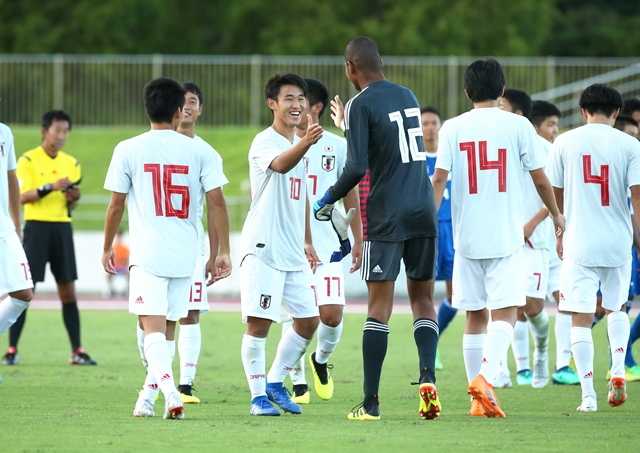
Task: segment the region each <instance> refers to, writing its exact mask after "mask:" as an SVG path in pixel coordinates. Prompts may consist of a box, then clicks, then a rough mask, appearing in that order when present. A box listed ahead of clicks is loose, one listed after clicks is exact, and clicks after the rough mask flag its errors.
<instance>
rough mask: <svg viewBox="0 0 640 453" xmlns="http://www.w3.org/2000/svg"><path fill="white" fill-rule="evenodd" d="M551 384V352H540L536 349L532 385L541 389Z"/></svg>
mask: <svg viewBox="0 0 640 453" xmlns="http://www.w3.org/2000/svg"><path fill="white" fill-rule="evenodd" d="M547 384H549V353H548V352H547V351H545V352H538V350H537V349H536V350H535V351H534V352H533V379H532V381H531V387H533V388H534V389H541V388H543V387H546V386H547Z"/></svg>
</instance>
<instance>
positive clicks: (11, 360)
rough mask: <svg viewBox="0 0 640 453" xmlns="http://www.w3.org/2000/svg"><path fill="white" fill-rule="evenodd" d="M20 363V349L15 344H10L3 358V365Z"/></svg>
mask: <svg viewBox="0 0 640 453" xmlns="http://www.w3.org/2000/svg"><path fill="white" fill-rule="evenodd" d="M18 363H20V357H18V350H17V349H16V348H14V347H13V346H9V348H8V349H7V353H6V354H5V355H4V357H3V358H2V364H3V365H17V364H18Z"/></svg>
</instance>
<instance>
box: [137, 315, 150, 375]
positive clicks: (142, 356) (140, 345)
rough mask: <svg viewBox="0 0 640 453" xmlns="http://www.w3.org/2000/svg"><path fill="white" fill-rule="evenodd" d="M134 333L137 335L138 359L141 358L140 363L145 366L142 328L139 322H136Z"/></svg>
mask: <svg viewBox="0 0 640 453" xmlns="http://www.w3.org/2000/svg"><path fill="white" fill-rule="evenodd" d="M136 333H137V335H138V350H139V351H140V359H142V364H143V365H144V366H145V367H146V366H148V364H147V358H146V357H145V355H144V330H142V329H141V328H140V322H136Z"/></svg>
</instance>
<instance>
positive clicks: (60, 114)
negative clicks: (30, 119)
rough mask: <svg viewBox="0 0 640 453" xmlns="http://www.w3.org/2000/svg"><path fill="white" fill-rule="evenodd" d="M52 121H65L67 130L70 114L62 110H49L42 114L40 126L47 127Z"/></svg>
mask: <svg viewBox="0 0 640 453" xmlns="http://www.w3.org/2000/svg"><path fill="white" fill-rule="evenodd" d="M54 121H66V122H68V123H69V130H71V116H70V115H69V114H68V113H67V112H65V111H64V110H49V111H48V112H47V113H45V114H44V115H42V128H43V129H49V128H50V127H51V124H53V122H54Z"/></svg>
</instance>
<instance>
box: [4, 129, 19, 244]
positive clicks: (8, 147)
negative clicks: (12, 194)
mask: <svg viewBox="0 0 640 453" xmlns="http://www.w3.org/2000/svg"><path fill="white" fill-rule="evenodd" d="M16 168H17V165H16V151H15V148H14V146H13V134H12V133H11V129H9V127H8V126H6V125H4V124H2V123H0V239H2V238H4V237H7V236H9V235H10V234H12V233H15V232H16V226H15V224H14V223H13V219H12V218H11V215H10V214H9V179H8V175H7V172H9V171H11V170H15V169H16Z"/></svg>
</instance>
